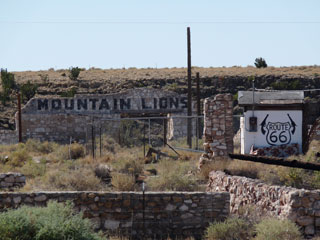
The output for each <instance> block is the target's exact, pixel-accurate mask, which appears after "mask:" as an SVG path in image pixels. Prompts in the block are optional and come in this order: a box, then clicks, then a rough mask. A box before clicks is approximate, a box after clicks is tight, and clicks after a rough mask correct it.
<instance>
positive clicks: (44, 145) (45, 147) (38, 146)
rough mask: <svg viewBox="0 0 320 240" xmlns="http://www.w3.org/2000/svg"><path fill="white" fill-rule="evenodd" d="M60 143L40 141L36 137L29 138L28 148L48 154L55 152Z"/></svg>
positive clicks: (31, 150)
mask: <svg viewBox="0 0 320 240" xmlns="http://www.w3.org/2000/svg"><path fill="white" fill-rule="evenodd" d="M58 146H59V145H58V144H57V143H54V142H48V141H45V142H40V141H38V140H34V139H28V141H27V142H26V149H27V150H28V151H29V152H36V153H43V154H48V153H52V152H54V151H55V150H56V149H57V148H58Z"/></svg>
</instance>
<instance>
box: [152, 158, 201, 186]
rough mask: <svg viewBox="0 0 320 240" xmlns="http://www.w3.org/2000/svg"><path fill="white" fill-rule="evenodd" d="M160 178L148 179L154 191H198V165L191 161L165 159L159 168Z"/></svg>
mask: <svg viewBox="0 0 320 240" xmlns="http://www.w3.org/2000/svg"><path fill="white" fill-rule="evenodd" d="M157 169H158V172H159V176H156V177H150V178H148V179H147V187H148V189H149V190H153V191H197V190H198V189H199V186H198V183H197V178H196V176H195V172H196V165H194V163H193V162H190V161H173V160H169V159H163V160H161V161H160V162H159V164H158V166H157Z"/></svg>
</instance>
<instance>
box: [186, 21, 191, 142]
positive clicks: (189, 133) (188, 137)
mask: <svg viewBox="0 0 320 240" xmlns="http://www.w3.org/2000/svg"><path fill="white" fill-rule="evenodd" d="M187 45H188V116H191V115H192V102H191V101H192V95H191V94H192V93H191V37H190V27H188V28H187ZM191 121H192V120H191V118H188V125H187V142H188V145H189V148H192V122H191Z"/></svg>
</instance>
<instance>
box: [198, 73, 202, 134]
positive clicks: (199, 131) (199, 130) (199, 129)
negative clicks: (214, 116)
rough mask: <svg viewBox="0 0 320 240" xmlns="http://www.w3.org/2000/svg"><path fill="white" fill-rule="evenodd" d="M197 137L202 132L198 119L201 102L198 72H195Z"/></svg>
mask: <svg viewBox="0 0 320 240" xmlns="http://www.w3.org/2000/svg"><path fill="white" fill-rule="evenodd" d="M197 115H198V118H197V120H198V121H197V128H198V129H197V138H199V139H200V138H201V137H202V134H200V133H201V130H202V129H201V121H199V116H201V104H200V73H199V72H197Z"/></svg>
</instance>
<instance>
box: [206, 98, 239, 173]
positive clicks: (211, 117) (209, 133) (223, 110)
mask: <svg viewBox="0 0 320 240" xmlns="http://www.w3.org/2000/svg"><path fill="white" fill-rule="evenodd" d="M232 111H233V97H232V95H231V94H218V95H216V96H215V97H214V98H206V99H205V100H204V132H203V133H204V144H203V145H204V150H205V153H204V154H203V155H202V156H201V158H200V167H201V165H202V163H204V161H206V160H210V159H212V158H214V157H218V156H220V157H222V156H227V155H228V153H231V152H233V135H234V134H233V117H232Z"/></svg>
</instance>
